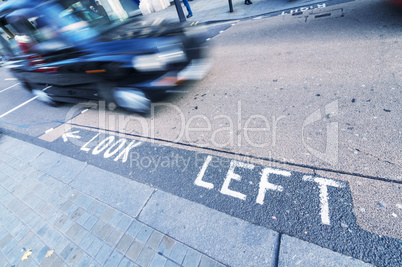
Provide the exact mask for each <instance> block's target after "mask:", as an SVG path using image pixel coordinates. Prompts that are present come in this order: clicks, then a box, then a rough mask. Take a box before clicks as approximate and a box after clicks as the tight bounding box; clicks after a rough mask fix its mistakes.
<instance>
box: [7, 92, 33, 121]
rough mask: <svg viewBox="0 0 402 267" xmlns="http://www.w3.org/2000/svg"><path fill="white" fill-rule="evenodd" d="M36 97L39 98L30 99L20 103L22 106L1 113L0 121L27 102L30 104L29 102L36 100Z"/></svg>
mask: <svg viewBox="0 0 402 267" xmlns="http://www.w3.org/2000/svg"><path fill="white" fill-rule="evenodd" d="M38 97H39V96H35V97H32V98H31V99H29V100H27V101H25V102H24V103H22V104H20V105H18V106H16V107H15V108H13V109H11V110H9V111H7V112H6V113H3V114H2V115H0V119H1V118H3V117H4V116H6V115H8V114H10V113H11V112H13V111H15V110H17V109H19V108H20V107H22V106H24V105H26V104H28V103H29V102H31V101H33V100H35V99H37V98H38Z"/></svg>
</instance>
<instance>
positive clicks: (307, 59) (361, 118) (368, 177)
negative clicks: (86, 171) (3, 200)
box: [0, 0, 402, 266]
mask: <svg viewBox="0 0 402 267" xmlns="http://www.w3.org/2000/svg"><path fill="white" fill-rule="evenodd" d="M401 17H402V13H401V12H399V11H397V10H395V9H393V8H391V7H390V6H389V5H387V4H385V3H384V2H383V1H379V0H370V1H367V0H365V1H356V2H350V3H344V4H340V5H335V6H330V7H327V8H326V9H321V10H314V11H313V12H311V11H308V12H304V13H300V14H299V13H298V14H295V15H291V14H287V15H285V16H276V17H270V18H269V17H267V18H264V17H259V18H256V19H252V20H246V21H240V22H228V23H222V24H216V25H206V26H205V25H202V26H199V27H200V28H201V27H202V28H203V30H204V33H203V37H205V39H206V40H207V39H208V41H207V43H210V44H211V49H210V54H211V58H213V59H214V65H213V67H212V69H211V71H210V73H209V74H208V75H207V77H205V79H204V80H202V81H200V82H198V83H194V84H191V85H188V86H187V87H186V88H185V90H184V91H186V92H187V93H181V94H176V95H173V96H171V97H169V98H168V99H166V101H164V102H163V103H158V104H156V105H155V106H154V107H153V110H152V111H153V112H152V113H151V114H149V115H145V116H141V115H137V114H128V113H126V112H124V111H122V110H120V109H116V108H115V107H114V106H104V105H103V103H92V104H91V105H81V106H72V105H67V104H66V105H61V106H59V107H57V108H54V107H50V106H47V105H46V104H43V103H41V102H38V101H36V100H35V99H33V96H32V95H31V94H30V93H29V92H27V91H25V90H24V89H22V88H21V86H20V85H18V84H17V83H18V81H16V80H13V79H12V76H11V75H10V74H9V73H8V72H7V71H6V70H4V69H2V70H0V80H1V81H2V84H1V87H0V99H1V103H0V127H1V128H2V131H3V132H5V133H7V134H9V135H11V136H15V137H18V138H21V139H24V140H27V141H30V142H32V143H35V144H39V145H41V146H44V147H47V148H49V149H52V150H54V151H57V152H60V153H63V154H66V155H69V156H71V157H74V158H77V159H80V160H82V161H87V162H89V163H91V164H94V165H96V166H99V167H101V168H104V169H107V170H110V171H114V172H116V173H119V174H121V175H124V176H126V177H127V178H128V179H134V180H138V181H141V182H144V183H147V184H152V185H153V186H155V187H157V188H160V189H162V190H165V191H168V192H171V193H173V194H176V195H178V196H181V197H184V198H187V199H190V200H192V201H195V202H199V203H202V204H204V205H207V206H209V207H212V208H215V209H217V210H220V211H222V212H226V213H228V214H230V215H233V216H236V217H239V218H242V219H245V220H248V221H251V222H253V223H256V224H259V225H264V226H266V227H269V228H271V229H274V230H277V231H280V232H283V233H287V234H290V235H292V236H297V237H299V238H301V239H304V240H308V241H310V242H313V243H316V244H319V245H321V246H324V247H328V248H331V249H333V250H335V251H339V252H342V253H344V254H347V255H351V256H353V257H356V258H360V259H363V260H365V261H368V262H372V263H375V264H378V265H384V266H385V265H389V264H396V263H398V262H399V263H400V262H401V261H400V260H401V257H400V253H401V249H402V248H401V242H400V240H401V239H402V234H401V233H402V231H401V229H402V221H401V218H402V189H401V186H402V185H401V184H402V176H401V157H400V155H401V141H400V140H401V125H402V123H401V117H400V110H401V103H400V99H401V89H402V88H401V87H402V74H401V69H402V68H401V67H402V63H401V60H400V59H401V57H402V52H401V49H400V45H401V41H402V31H401V26H402V23H401ZM66 134H67V135H66ZM214 162H215V163H214ZM317 177H322V179H323V180H320V179H321V178H320V179H318V180H317V179H316V178H317ZM325 199H326V201H325ZM353 240H354V241H353ZM398 253H399V254H398ZM398 255H399V256H398Z"/></svg>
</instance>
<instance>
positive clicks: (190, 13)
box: [183, 0, 193, 18]
mask: <svg viewBox="0 0 402 267" xmlns="http://www.w3.org/2000/svg"><path fill="white" fill-rule="evenodd" d="M183 4H184V5H185V6H186V8H187V12H188V15H187V18H191V17H192V16H193V12H192V11H191V8H190V4H189V3H188V0H183Z"/></svg>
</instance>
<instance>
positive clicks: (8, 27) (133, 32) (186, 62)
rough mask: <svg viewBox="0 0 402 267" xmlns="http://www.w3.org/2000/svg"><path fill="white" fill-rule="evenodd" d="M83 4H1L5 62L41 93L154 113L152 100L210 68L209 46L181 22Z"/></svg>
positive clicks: (35, 0)
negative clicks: (104, 12) (122, 16)
mask: <svg viewBox="0 0 402 267" xmlns="http://www.w3.org/2000/svg"><path fill="white" fill-rule="evenodd" d="M67 2H68V4H66V3H67ZM78 3H80V2H78V1H77V2H76V4H74V1H40V0H13V1H8V2H5V3H3V4H1V5H0V27H1V29H0V44H1V46H0V52H1V55H2V56H3V58H4V59H5V64H4V67H6V68H8V69H9V70H10V71H11V72H12V74H13V75H14V76H15V77H16V78H18V79H19V80H20V82H21V83H22V84H23V86H24V87H25V88H27V89H28V90H30V91H32V92H33V93H34V94H35V95H37V96H38V99H39V100H42V101H45V102H48V103H56V102H70V103H77V102H82V101H85V100H88V99H95V100H98V99H104V100H106V101H110V102H114V103H116V104H117V105H118V106H120V107H122V108H125V109H127V110H130V111H136V112H148V111H149V109H150V103H151V101H153V100H157V99H159V98H161V97H163V95H164V94H165V93H166V92H167V91H168V90H172V89H174V90H177V89H178V88H180V86H179V85H181V84H182V83H183V82H186V81H189V80H198V79H201V78H203V77H204V76H205V74H206V73H207V71H208V66H209V64H208V63H207V59H206V58H205V57H204V52H205V49H204V48H203V47H202V44H201V42H200V41H199V40H198V38H197V35H194V34H192V33H191V32H188V31H185V30H184V28H183V27H181V26H179V25H172V24H165V23H163V22H155V21H152V22H150V21H145V20H143V19H142V17H137V18H129V19H127V20H125V21H121V20H118V21H117V22H116V21H114V22H113V21H111V20H110V19H109V18H105V17H102V16H100V15H98V14H97V13H95V12H94V11H93V10H92V9H91V8H93V7H85V6H83V5H82V4H78Z"/></svg>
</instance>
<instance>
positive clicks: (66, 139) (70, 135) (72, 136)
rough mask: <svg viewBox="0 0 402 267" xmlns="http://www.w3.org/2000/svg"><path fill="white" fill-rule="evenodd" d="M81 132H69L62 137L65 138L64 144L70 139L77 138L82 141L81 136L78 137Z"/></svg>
mask: <svg viewBox="0 0 402 267" xmlns="http://www.w3.org/2000/svg"><path fill="white" fill-rule="evenodd" d="M79 132H80V131H74V132H69V133H64V134H63V135H62V136H61V137H62V138H63V141H64V142H67V141H68V138H75V139H80V138H81V136H79V135H76V134H77V133H79Z"/></svg>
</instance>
